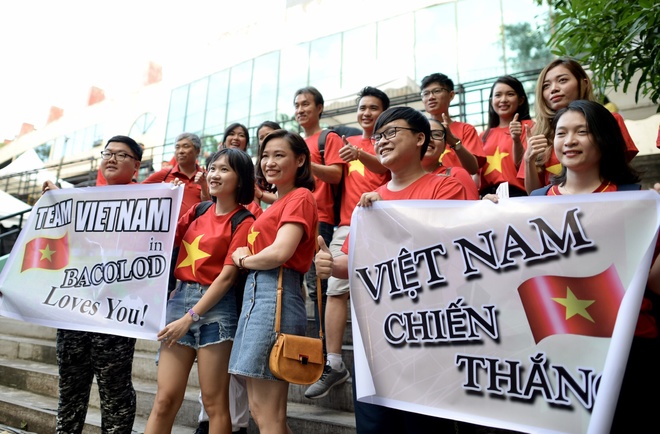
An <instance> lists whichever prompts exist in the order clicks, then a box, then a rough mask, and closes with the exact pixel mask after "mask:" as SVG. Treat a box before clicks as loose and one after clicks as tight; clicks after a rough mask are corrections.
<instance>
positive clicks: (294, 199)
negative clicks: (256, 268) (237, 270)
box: [247, 188, 318, 273]
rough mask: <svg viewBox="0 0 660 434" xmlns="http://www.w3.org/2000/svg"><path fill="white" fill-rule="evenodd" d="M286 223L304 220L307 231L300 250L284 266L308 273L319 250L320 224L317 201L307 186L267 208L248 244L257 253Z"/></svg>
mask: <svg viewBox="0 0 660 434" xmlns="http://www.w3.org/2000/svg"><path fill="white" fill-rule="evenodd" d="M285 223H299V224H301V225H302V226H303V229H304V234H303V237H302V239H301V240H300V243H299V244H298V247H297V248H296V252H295V253H294V254H293V256H292V257H291V258H289V260H288V261H286V262H285V263H284V267H285V268H290V269H292V270H296V271H298V272H299V273H306V272H307V271H309V267H310V266H311V265H312V259H313V258H314V253H315V251H316V227H317V225H318V211H317V208H316V201H315V200H314V196H313V195H312V192H311V191H309V190H307V189H306V188H297V189H295V190H293V191H291V192H290V193H288V194H287V195H285V196H284V197H282V198H280V199H277V200H276V201H275V202H274V203H273V204H272V205H271V206H269V207H268V208H266V211H264V213H263V214H261V216H259V218H258V219H257V220H256V221H255V222H254V223H253V224H252V227H251V228H250V230H249V232H248V237H247V241H248V244H247V245H248V246H249V247H250V250H251V251H252V254H254V255H256V254H257V253H259V252H261V251H262V250H263V249H265V248H266V247H268V246H270V245H271V244H273V242H275V238H276V237H277V231H278V230H279V229H280V228H281V227H282V226H283V225H284V224H285Z"/></svg>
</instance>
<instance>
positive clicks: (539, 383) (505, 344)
mask: <svg viewBox="0 0 660 434" xmlns="http://www.w3.org/2000/svg"><path fill="white" fill-rule="evenodd" d="M659 215H660V199H659V195H658V194H657V193H656V192H653V191H642V192H626V193H602V194H591V195H580V196H560V197H551V198H548V197H529V198H514V199H509V200H506V201H501V202H500V203H499V204H494V203H492V202H490V201H474V202H467V201H379V202H376V203H375V205H374V206H373V208H366V209H365V208H359V207H358V208H357V209H356V211H355V212H354V214H353V220H352V222H351V235H350V246H349V252H350V254H349V270H351V272H350V273H349V274H350V285H351V301H352V314H353V317H352V318H353V322H352V324H353V339H354V351H355V364H356V375H355V376H356V386H357V397H358V399H359V400H360V401H364V402H371V403H376V404H380V405H385V406H388V407H393V408H399V409H403V410H408V411H413V412H419V413H425V414H429V415H435V416H438V417H444V418H448V419H457V420H464V421H469V422H473V423H477V424H482V425H489V426H494V427H500V428H506V429H513V430H520V431H526V432H548V433H550V432H553V433H584V432H589V433H602V432H609V425H610V423H611V417H612V414H613V413H614V408H615V405H616V399H617V395H618V391H619V387H620V384H621V376H622V374H623V371H624V369H625V365H626V360H627V354H628V350H629V348H630V343H631V340H632V336H633V334H634V330H635V324H636V320H637V316H638V313H639V308H640V303H641V299H642V296H643V291H644V286H645V283H646V279H647V276H648V270H649V267H650V261H651V257H652V253H653V248H654V246H655V237H656V234H657V231H658V227H660V218H659ZM596 396H598V399H596Z"/></svg>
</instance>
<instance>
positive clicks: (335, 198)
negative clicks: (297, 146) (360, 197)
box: [319, 129, 344, 226]
mask: <svg viewBox="0 0 660 434" xmlns="http://www.w3.org/2000/svg"><path fill="white" fill-rule="evenodd" d="M330 133H333V134H336V135H337V136H338V137H339V138H340V139H341V136H340V135H339V133H338V132H337V131H335V130H331V129H325V130H323V131H321V135H320V136H319V153H320V154H321V164H323V165H324V166H325V156H324V154H325V142H326V140H327V137H328V134H330ZM330 187H331V188H332V203H333V206H332V211H333V215H334V223H335V226H337V225H339V221H340V220H341V193H342V191H343V190H344V172H342V174H341V181H339V183H338V184H330Z"/></svg>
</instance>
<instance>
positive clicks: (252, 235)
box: [247, 228, 259, 250]
mask: <svg viewBox="0 0 660 434" xmlns="http://www.w3.org/2000/svg"><path fill="white" fill-rule="evenodd" d="M257 235H259V232H256V231H255V230H254V228H250V233H249V234H248V237H247V239H248V244H249V245H250V246H253V245H254V240H256V239H257ZM250 250H252V248H250Z"/></svg>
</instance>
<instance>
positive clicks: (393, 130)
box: [370, 127, 418, 145]
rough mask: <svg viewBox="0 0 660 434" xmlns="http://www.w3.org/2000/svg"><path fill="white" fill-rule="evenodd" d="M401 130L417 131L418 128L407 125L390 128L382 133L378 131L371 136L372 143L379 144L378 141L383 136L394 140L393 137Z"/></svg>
mask: <svg viewBox="0 0 660 434" xmlns="http://www.w3.org/2000/svg"><path fill="white" fill-rule="evenodd" d="M399 130H408V131H415V132H418V130H416V129H414V128H406V127H392V128H388V129H386V130H385V131H383V132H382V133H376V134H374V135H372V136H371V137H370V139H371V144H372V145H377V144H378V142H380V141H381V140H382V139H383V138H385V139H387V140H392V139H393V138H395V137H396V132H397V131H399Z"/></svg>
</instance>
